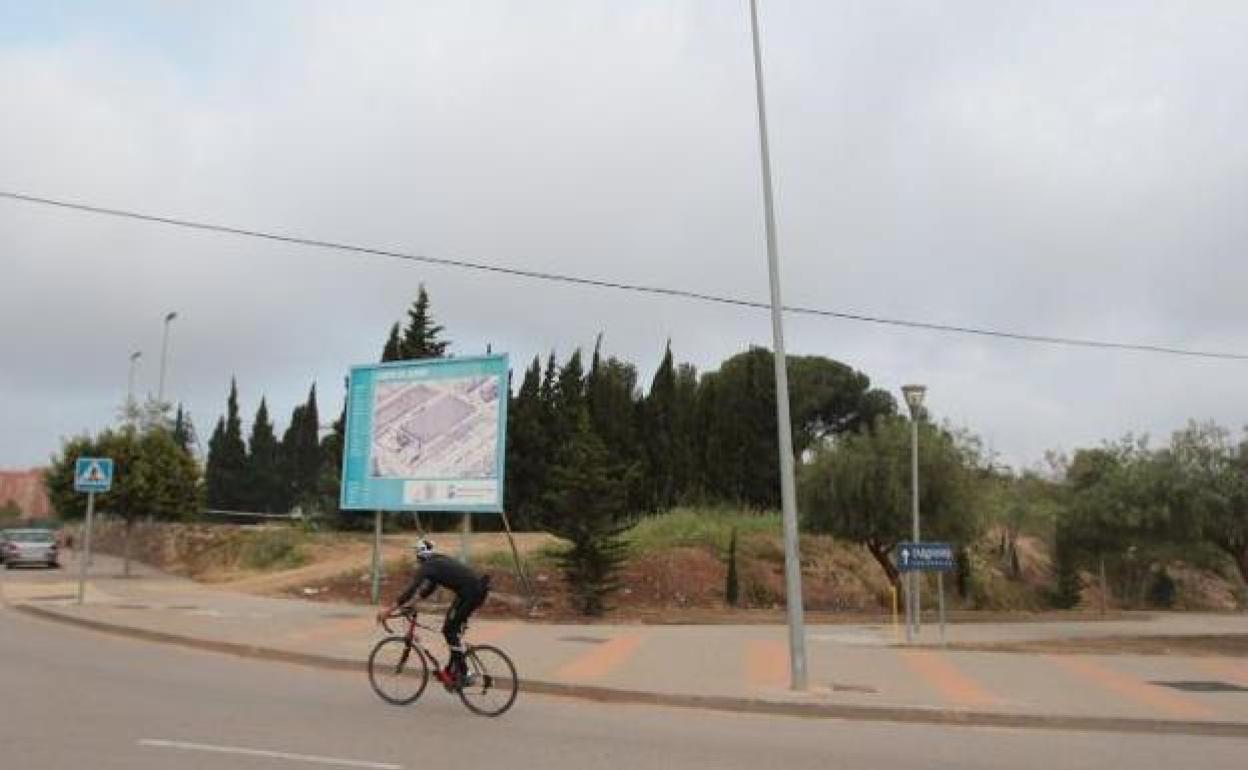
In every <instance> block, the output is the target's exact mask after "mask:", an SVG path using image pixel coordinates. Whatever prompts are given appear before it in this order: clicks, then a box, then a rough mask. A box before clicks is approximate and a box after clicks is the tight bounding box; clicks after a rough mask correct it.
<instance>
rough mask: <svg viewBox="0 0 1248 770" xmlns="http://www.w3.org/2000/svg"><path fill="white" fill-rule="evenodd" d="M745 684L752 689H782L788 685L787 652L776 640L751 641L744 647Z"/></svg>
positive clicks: (782, 643)
mask: <svg viewBox="0 0 1248 770" xmlns="http://www.w3.org/2000/svg"><path fill="white" fill-rule="evenodd" d="M745 682H746V684H747V685H748V686H750V687H753V688H759V689H764V688H778V687H780V688H782V687H786V686H787V685H788V683H789V652H788V649H787V648H786V646H785V644H784V642H782V641H780V640H778V639H751V640H750V641H748V642H746V645H745Z"/></svg>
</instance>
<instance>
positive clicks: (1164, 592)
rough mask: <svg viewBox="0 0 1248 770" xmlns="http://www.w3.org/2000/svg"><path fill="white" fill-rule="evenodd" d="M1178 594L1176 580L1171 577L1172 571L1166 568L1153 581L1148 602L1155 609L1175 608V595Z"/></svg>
mask: <svg viewBox="0 0 1248 770" xmlns="http://www.w3.org/2000/svg"><path fill="white" fill-rule="evenodd" d="M1177 593H1178V585H1177V584H1176V583H1175V582H1174V578H1172V577H1170V571H1169V570H1167V569H1166V568H1165V567H1164V566H1163V567H1162V568H1161V570H1160V571H1159V572H1158V573H1157V576H1156V577H1155V578H1154V579H1153V585H1152V586H1151V587H1150V588H1149V589H1148V600H1149V602H1150V603H1151V604H1152V605H1153V606H1154V607H1166V608H1169V607H1173V606H1174V599H1175V595H1176V594H1177Z"/></svg>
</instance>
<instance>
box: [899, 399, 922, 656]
mask: <svg viewBox="0 0 1248 770" xmlns="http://www.w3.org/2000/svg"><path fill="white" fill-rule="evenodd" d="M901 394H902V396H904V397H905V399H906V406H908V407H910V509H911V526H912V529H913V531H912V532H911V536H912V537H913V541H912V542H915V543H918V542H919V416H920V415H921V414H922V410H923V397H924V396H925V395H926V394H927V388H926V387H925V386H923V385H903V386H902V388H901ZM909 607H910V624H909V626H907V629H906V638H907V639H910V638H912V636H913V634H915V633H917V632H918V630H919V613H920V612H922V603H921V602H920V600H919V573H918V572H914V571H912V572H911V573H910V602H909Z"/></svg>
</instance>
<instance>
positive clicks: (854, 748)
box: [0, 608, 1248, 770]
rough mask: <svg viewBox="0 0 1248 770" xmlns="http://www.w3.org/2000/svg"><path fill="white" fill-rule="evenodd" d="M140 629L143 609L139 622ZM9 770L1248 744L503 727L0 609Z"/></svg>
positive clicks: (581, 722) (822, 730)
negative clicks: (390, 704) (391, 703)
mask: <svg viewBox="0 0 1248 770" xmlns="http://www.w3.org/2000/svg"><path fill="white" fill-rule="evenodd" d="M136 612H137V610H136ZM0 683H3V692H4V697H5V700H4V704H5V705H4V712H3V713H4V718H3V719H0V767H4V768H6V770H8V769H9V768H12V770H77V769H78V768H84V767H87V768H92V769H93V770H158V769H159V770H165V769H166V768H170V767H177V768H188V769H190V770H226V768H232V769H236V768H256V769H257V770H259V769H260V768H272V769H273V770H278V769H279V768H293V769H294V770H298V768H301V767H309V768H311V767H328V768H335V767H336V768H370V769H371V770H416V769H417V768H423V767H430V766H452V767H464V768H487V767H511V768H530V767H534V768H536V767H541V768H549V770H608V769H612V770H613V769H614V768H635V767H662V768H679V770H757V768H759V767H772V766H782V767H784V768H786V769H791V770H807V769H808V768H809V770H828V768H835V769H836V770H868V769H869V768H881V767H886V768H905V767H922V768H924V769H925V770H944V769H949V770H954V769H956V770H1000V768H1010V770H1082V769H1085V768H1086V769H1089V770H1090V769H1092V768H1097V769H1099V768H1105V767H1119V766H1129V767H1132V768H1136V770H1162V769H1163V768H1166V769H1168V768H1174V767H1199V768H1202V770H1222V768H1227V769H1229V768H1239V767H1242V766H1243V756H1244V751H1245V750H1246V749H1248V740H1242V739H1235V738H1208V737H1192V736H1184V735H1133V736H1129V737H1124V736H1121V735H1111V734H1104V733H1083V732H1056V733H1055V732H1038V731H1033V730H1008V729H976V728H969V729H968V728H951V727H937V726H930V725H898V724H885V723H856V722H843V721H838V720H810V719H790V718H783V717H775V716H759V715H744V714H724V713H717V712H713V711H703V710H689V709H679V710H674V709H666V708H638V707H630V706H620V705H614V704H602V705H596V706H594V707H592V708H586V707H584V705H583V704H581V703H578V702H576V701H573V700H567V699H562V698H548V697H543V696H537V695H531V694H527V693H526V694H522V695H521V700H520V701H519V702H518V703H517V705H516V707H515V708H514V709H513V710H512V711H510V712H508V714H507V715H506V716H505V717H503V718H501V719H496V720H490V719H483V718H480V717H476V716H473V715H471V714H469V713H468V712H467V711H466V710H465V709H464V708H463V707H462V706H461V705H460V704H459V703H458V702H457V701H456V700H455V699H453V698H450V697H448V696H447V695H446V694H445V693H443V692H441V691H440V690H436V689H433V690H430V691H429V692H427V693H426V694H425V696H424V697H423V698H422V699H421V700H420V701H419V702H418V703H417V704H415V705H413V706H409V707H402V708H399V707H394V706H388V705H386V704H383V703H382V702H381V701H379V700H378V699H377V698H376V697H375V696H374V695H373V694H372V692H371V691H370V690H369V689H368V686H367V684H366V683H365V681H364V678H363V677H362V676H360V675H358V674H357V673H346V672H334V671H323V670H317V669H310V668H304V667H292V666H284V665H277V664H273V663H265V662H258V661H251V660H245V659H240V658H234V657H227V656H222V655H213V654H208V653H203V652H198V651H195V650H187V649H182V648H178V647H173V646H168V645H153V644H148V643H145V642H139V641H134V640H129V639H124V638H118V637H111V636H104V635H100V634H95V633H91V632H87V631H83V630H81V629H76V628H72V627H67V626H64V625H60V624H54V623H49V622H43V621H41V620H38V619H35V618H32V617H30V616H28V615H26V614H23V613H20V612H17V611H14V610H13V609H11V608H9V609H6V608H0Z"/></svg>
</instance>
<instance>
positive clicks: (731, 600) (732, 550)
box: [724, 527, 741, 607]
mask: <svg viewBox="0 0 1248 770" xmlns="http://www.w3.org/2000/svg"><path fill="white" fill-rule="evenodd" d="M724 598H725V599H726V600H727V601H728V606H729V607H736V606H737V603H738V602H739V601H740V600H741V581H740V579H739V578H738V577H737V528H736V527H733V528H732V536H731V537H730V538H729V539H728V578H727V583H726V585H725V586H724Z"/></svg>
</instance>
